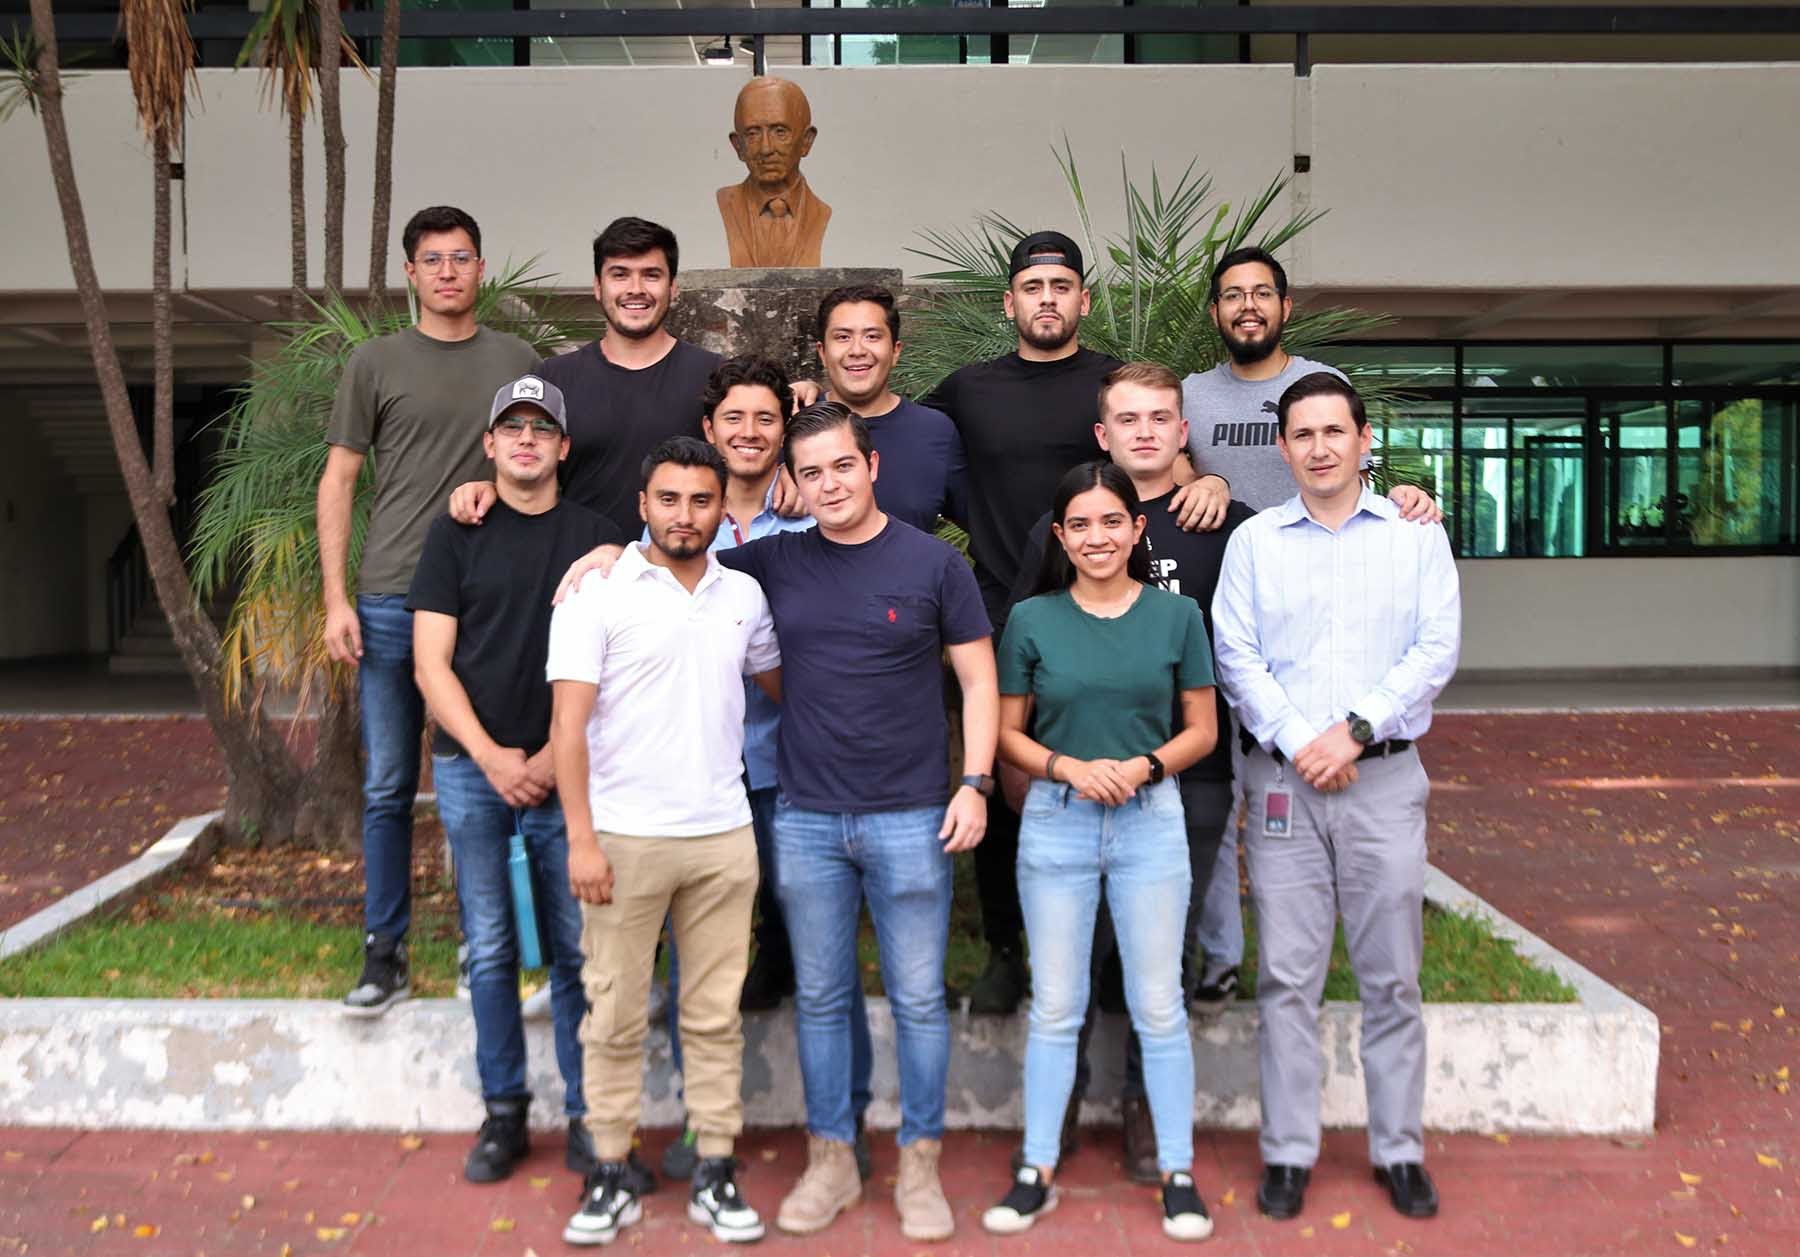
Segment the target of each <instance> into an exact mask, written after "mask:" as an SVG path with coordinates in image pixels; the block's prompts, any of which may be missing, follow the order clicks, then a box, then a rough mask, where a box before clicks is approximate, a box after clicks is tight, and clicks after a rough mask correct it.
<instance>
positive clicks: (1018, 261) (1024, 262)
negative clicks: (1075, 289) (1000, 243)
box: [1007, 231, 1085, 279]
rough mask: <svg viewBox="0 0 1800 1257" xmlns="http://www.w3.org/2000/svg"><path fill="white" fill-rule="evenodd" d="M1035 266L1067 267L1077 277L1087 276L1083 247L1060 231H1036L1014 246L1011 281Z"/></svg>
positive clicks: (1009, 272) (1008, 276)
mask: <svg viewBox="0 0 1800 1257" xmlns="http://www.w3.org/2000/svg"><path fill="white" fill-rule="evenodd" d="M1034 266H1066V267H1068V268H1069V269H1070V270H1072V271H1074V272H1075V273H1076V274H1077V275H1082V274H1085V272H1084V271H1083V269H1082V265H1081V246H1080V245H1078V244H1076V243H1075V242H1074V241H1073V240H1071V239H1069V238H1068V237H1067V236H1065V235H1063V234H1062V232H1060V231H1034V232H1032V233H1031V234H1030V235H1029V236H1026V237H1025V238H1024V239H1023V240H1021V241H1019V243H1018V244H1016V245H1014V246H1013V251H1012V269H1011V270H1010V271H1008V272H1007V278H1008V279H1011V278H1012V277H1013V276H1014V275H1017V274H1018V273H1019V272H1020V271H1023V270H1029V269H1030V268H1031V267H1034Z"/></svg>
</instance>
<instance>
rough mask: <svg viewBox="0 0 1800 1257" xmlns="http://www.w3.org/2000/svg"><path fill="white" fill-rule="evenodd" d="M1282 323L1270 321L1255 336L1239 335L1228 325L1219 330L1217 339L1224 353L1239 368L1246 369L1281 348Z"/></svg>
mask: <svg viewBox="0 0 1800 1257" xmlns="http://www.w3.org/2000/svg"><path fill="white" fill-rule="evenodd" d="M1282 326H1283V325H1282V323H1281V322H1280V321H1279V320H1275V319H1271V320H1269V321H1268V322H1265V323H1264V324H1263V330H1262V331H1261V332H1260V333H1259V334H1257V335H1255V336H1242V335H1239V334H1238V333H1237V332H1236V331H1235V330H1233V328H1232V327H1231V325H1230V324H1229V323H1228V324H1226V325H1225V326H1223V327H1221V328H1220V329H1219V339H1220V341H1222V342H1223V343H1224V345H1225V352H1226V353H1228V354H1230V355H1231V360H1232V361H1233V362H1235V363H1237V364H1238V365H1239V366H1240V367H1247V366H1249V365H1250V364H1251V363H1253V362H1262V361H1264V360H1265V359H1267V358H1268V357H1269V356H1270V355H1271V354H1273V353H1274V352H1275V351H1276V350H1277V349H1280V348H1281V329H1282Z"/></svg>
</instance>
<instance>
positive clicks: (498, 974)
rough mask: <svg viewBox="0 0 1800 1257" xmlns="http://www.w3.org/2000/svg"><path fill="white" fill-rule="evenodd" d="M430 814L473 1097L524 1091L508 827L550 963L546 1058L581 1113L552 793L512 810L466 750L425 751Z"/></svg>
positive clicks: (568, 921) (564, 857)
mask: <svg viewBox="0 0 1800 1257" xmlns="http://www.w3.org/2000/svg"><path fill="white" fill-rule="evenodd" d="M431 771H432V776H433V777H435V778H436V780H437V792H438V815H439V816H440V817H442V818H443V821H444V832H445V833H446V834H448V835H449V836H450V850H451V852H452V854H453V855H454V856H455V861H456V897H457V898H458V899H459V900H460V901H461V903H462V919H463V931H464V935H465V937H466V939H467V941H468V945H469V1001H470V1004H471V1006H472V1007H473V1008H474V1012H475V1071H476V1073H478V1074H479V1075H480V1076H481V1098H482V1099H484V1100H514V1099H523V1098H527V1097H529V1096H530V1094H531V1093H530V1091H528V1090H527V1089H526V1086H525V1023H524V1020H523V1019H522V1018H521V1017H520V1015H519V935H518V930H517V928H516V925H515V923H514V920H513V902H512V882H511V880H510V878H509V876H508V874H507V867H506V859H507V854H508V847H509V840H510V838H511V837H512V835H513V834H514V833H515V832H516V833H521V834H523V835H524V836H525V852H526V855H527V856H528V857H529V858H530V860H531V881H532V890H533V894H534V897H535V899H536V903H537V917H538V938H539V941H540V942H541V943H542V944H543V950H544V959H545V961H546V962H547V963H548V965H549V968H550V1016H551V1019H552V1022H553V1024H554V1026H555V1029H556V1065H557V1068H558V1069H559V1070H561V1071H562V1077H563V1111H564V1112H565V1113H566V1114H568V1116H570V1117H579V1116H581V1115H582V1114H583V1113H586V1112H587V1101H586V1099H584V1098H583V1095H582V1091H581V1041H580V1039H579V1038H578V1037H577V1035H578V1032H579V1030H580V1028H581V1019H582V1018H583V1017H585V1016H586V1015H587V994H586V993H585V991H584V990H583V989H582V985H581V908H580V907H579V906H578V905H577V904H576V902H575V895H574V892H573V891H571V890H570V888H569V836H568V831H567V830H565V829H564V828H563V813H562V804H561V803H560V802H559V801H558V800H557V798H556V796H555V795H554V794H553V795H551V796H550V798H549V799H547V800H546V801H544V802H543V803H540V804H538V805H537V806H536V807H528V808H518V809H515V808H513V807H512V806H511V805H509V804H508V803H506V802H505V801H504V800H503V799H501V797H500V796H499V795H498V794H497V793H495V791H494V787H493V786H492V785H490V784H489V782H488V779H487V775H486V774H485V773H483V772H482V771H481V769H480V768H478V767H477V766H476V764H475V761H474V760H472V759H470V758H469V757H468V756H466V755H433V756H432V757H431Z"/></svg>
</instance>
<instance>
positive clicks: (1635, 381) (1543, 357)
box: [1463, 344, 1663, 388]
mask: <svg viewBox="0 0 1800 1257" xmlns="http://www.w3.org/2000/svg"><path fill="white" fill-rule="evenodd" d="M1662 382H1663V360H1662V346H1661V345H1605V344H1591V345H1488V344H1471V345H1465V346H1464V347H1463V385H1464V387H1467V388H1617V387H1620V386H1649V387H1660V386H1661V385H1662Z"/></svg>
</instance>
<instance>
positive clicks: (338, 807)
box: [295, 685, 363, 851]
mask: <svg viewBox="0 0 1800 1257" xmlns="http://www.w3.org/2000/svg"><path fill="white" fill-rule="evenodd" d="M315 728H316V730H317V735H318V742H317V744H316V746H315V747H314V750H313V761H312V767H311V768H310V769H308V770H307V773H306V786H305V791H304V793H305V796H306V801H305V802H304V804H302V806H301V809H300V815H299V816H298V817H297V818H296V820H295V826H296V828H297V829H298V830H299V832H300V833H301V834H302V835H303V836H304V837H305V840H306V841H307V842H308V843H309V844H311V845H313V846H325V847H334V848H336V849H338V850H340V851H357V850H360V849H361V844H362V814H363V791H362V783H363V760H362V712H361V709H360V708H359V706H358V704H357V701H356V687H355V686H354V685H346V686H344V687H343V688H341V689H340V690H338V691H336V692H335V693H327V694H326V695H325V699H324V702H323V703H322V704H320V707H319V713H318V722H317V724H316V726H315Z"/></svg>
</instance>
